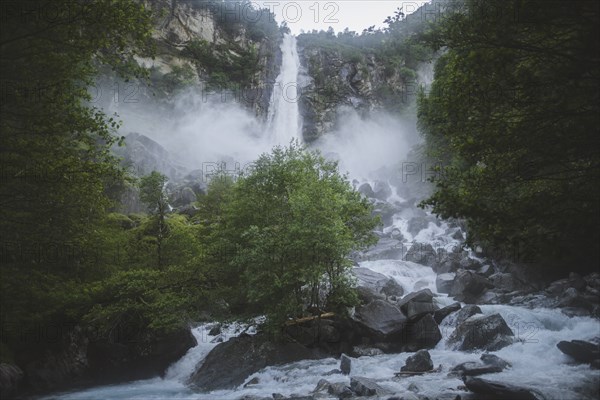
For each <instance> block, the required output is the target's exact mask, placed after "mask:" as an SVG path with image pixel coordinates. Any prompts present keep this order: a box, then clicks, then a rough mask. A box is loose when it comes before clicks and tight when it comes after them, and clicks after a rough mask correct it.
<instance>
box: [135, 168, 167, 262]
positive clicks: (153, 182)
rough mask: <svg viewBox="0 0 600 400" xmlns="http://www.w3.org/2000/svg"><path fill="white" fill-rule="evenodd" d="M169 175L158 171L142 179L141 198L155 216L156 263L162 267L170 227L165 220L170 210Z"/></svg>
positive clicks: (153, 223)
mask: <svg viewBox="0 0 600 400" xmlns="http://www.w3.org/2000/svg"><path fill="white" fill-rule="evenodd" d="M166 184H167V177H166V176H164V175H163V174H161V173H160V172H157V171H152V173H151V174H150V175H147V176H144V177H142V178H141V180H140V200H141V201H142V202H143V203H145V204H146V206H147V207H148V210H149V211H150V214H151V215H152V216H153V218H152V225H153V230H154V232H155V238H156V265H157V266H158V268H159V269H161V268H162V267H163V265H164V260H163V242H164V240H165V239H166V237H167V235H168V234H169V232H168V227H167V224H166V222H165V219H166V216H167V213H168V212H169V196H168V194H167V190H166Z"/></svg>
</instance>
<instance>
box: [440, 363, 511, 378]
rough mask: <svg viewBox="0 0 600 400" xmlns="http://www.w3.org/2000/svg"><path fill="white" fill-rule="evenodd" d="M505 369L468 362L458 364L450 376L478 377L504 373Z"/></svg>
mask: <svg viewBox="0 0 600 400" xmlns="http://www.w3.org/2000/svg"><path fill="white" fill-rule="evenodd" d="M502 370H503V368H500V367H497V366H494V365H485V364H483V363H480V362H473V361H468V362H464V363H461V364H458V365H457V366H456V367H454V368H452V369H451V370H450V373H449V375H450V376H477V375H483V374H491V373H496V372H502Z"/></svg>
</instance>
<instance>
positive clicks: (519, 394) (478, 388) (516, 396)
mask: <svg viewBox="0 0 600 400" xmlns="http://www.w3.org/2000/svg"><path fill="white" fill-rule="evenodd" d="M464 382H465V386H466V387H467V389H469V390H470V391H472V392H473V393H477V394H482V395H486V396H491V398H494V399H511V400H542V399H543V397H542V395H540V394H539V393H536V392H534V391H533V390H531V389H528V388H523V387H519V386H513V385H508V384H505V383H501V382H495V381H490V380H487V379H481V378H473V377H470V376H468V377H466V378H465V379H464Z"/></svg>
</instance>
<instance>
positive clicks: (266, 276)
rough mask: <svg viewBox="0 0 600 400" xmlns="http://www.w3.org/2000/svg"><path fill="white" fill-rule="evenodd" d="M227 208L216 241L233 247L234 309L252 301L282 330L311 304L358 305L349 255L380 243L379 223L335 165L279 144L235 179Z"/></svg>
mask: <svg viewBox="0 0 600 400" xmlns="http://www.w3.org/2000/svg"><path fill="white" fill-rule="evenodd" d="M209 193H210V191H209ZM223 210H224V215H225V217H224V220H223V222H222V223H221V224H220V225H219V231H218V232H217V236H220V237H221V242H220V243H221V244H222V245H223V246H228V247H226V251H224V252H222V254H225V255H226V257H224V261H226V262H225V264H226V265H223V268H227V272H226V273H227V274H229V276H230V277H231V278H232V279H233V280H232V281H230V283H232V287H233V290H234V291H236V292H237V293H238V295H237V296H232V297H231V299H232V303H231V304H232V307H234V310H235V307H236V306H238V307H240V308H243V307H248V304H249V305H250V308H251V309H254V310H256V311H259V312H261V313H262V312H264V313H266V314H267V315H268V318H269V321H270V323H271V326H272V327H277V326H280V324H281V323H282V322H283V321H284V320H286V319H287V318H290V317H297V316H300V315H302V314H303V313H304V312H306V310H307V308H308V307H310V306H314V307H317V308H320V309H324V308H328V309H331V310H339V309H341V308H342V307H344V306H346V305H349V304H352V303H353V301H354V300H355V297H354V292H353V291H352V290H351V281H350V279H349V276H348V273H347V272H348V269H349V268H350V267H351V266H352V263H351V262H350V261H349V260H348V258H347V257H348V255H349V253H350V252H351V251H352V250H354V249H358V248H363V247H365V246H368V245H369V244H372V243H374V242H375V241H376V239H375V237H374V235H373V233H372V230H373V228H374V227H375V226H376V225H377V223H378V221H377V219H374V218H372V217H371V206H370V204H369V203H368V202H367V201H366V200H365V199H363V198H362V197H361V196H360V194H359V193H357V192H355V191H353V189H352V188H351V186H350V184H349V183H348V181H347V180H346V179H345V177H344V176H341V175H340V174H339V172H338V170H337V165H336V163H332V162H328V161H326V160H325V159H324V158H323V157H322V156H320V155H319V154H317V153H313V152H308V151H306V150H305V149H303V148H301V147H299V146H298V145H296V144H292V145H290V146H289V147H286V148H281V147H276V148H274V150H273V151H272V152H271V153H270V154H263V155H262V156H261V157H260V158H259V159H258V160H257V161H256V163H255V164H254V168H253V170H252V172H251V173H249V174H248V175H247V176H242V177H241V178H239V179H238V180H237V181H236V183H235V185H234V186H233V188H232V192H231V195H230V196H229V197H228V201H227V202H226V204H225V205H224V208H223ZM236 277H238V278H237V279H236ZM228 300H229V299H228ZM235 301H237V302H238V303H239V304H235Z"/></svg>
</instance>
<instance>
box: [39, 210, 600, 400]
mask: <svg viewBox="0 0 600 400" xmlns="http://www.w3.org/2000/svg"><path fill="white" fill-rule="evenodd" d="M395 225H396V226H397V227H398V228H399V229H402V228H403V226H402V225H403V221H402V219H401V218H396V220H395ZM402 230H404V229H402ZM442 231H443V229H439V227H437V226H436V227H435V228H434V227H433V226H430V227H429V228H427V229H426V230H424V231H421V232H420V233H419V235H421V236H422V238H421V239H425V238H427V237H428V238H429V240H430V241H432V242H433V241H438V242H439V241H442V242H443V241H444V240H446V241H448V242H449V241H451V239H444V237H443V234H442V233H441V232H442ZM360 266H361V267H366V268H370V269H372V270H374V271H376V272H379V273H382V274H385V275H387V276H390V277H392V278H394V279H395V280H396V281H397V282H398V283H399V284H400V285H402V287H403V288H404V290H405V292H410V291H412V290H413V289H416V288H423V287H428V288H430V289H431V290H432V291H434V292H435V291H436V288H435V277H436V275H435V273H434V272H433V270H432V269H431V268H430V267H425V266H421V265H419V264H415V263H408V262H399V261H398V260H377V261H364V262H361V263H360ZM436 301H437V302H438V303H439V305H440V306H444V305H448V304H450V303H452V302H453V299H452V298H450V297H447V295H444V294H439V296H438V297H437V298H436ZM480 308H481V309H482V311H483V313H484V314H493V313H500V314H501V315H502V316H503V317H504V319H505V320H506V322H507V323H508V325H509V326H510V327H511V329H512V330H513V332H514V333H515V336H516V337H517V338H518V339H519V340H518V341H516V343H514V344H512V345H510V346H508V347H505V348H503V349H502V350H499V351H497V352H495V354H497V355H498V356H499V357H501V358H503V359H505V360H507V361H509V362H510V363H511V364H512V367H511V368H508V369H506V370H504V371H503V372H500V373H494V374H487V375H485V376H483V377H484V378H486V379H491V380H497V381H500V382H505V383H510V384H513V385H520V386H526V387H529V388H532V389H536V390H538V391H539V392H541V393H542V394H543V395H544V396H545V397H546V399H590V400H591V399H596V398H597V396H598V393H597V390H598V387H599V384H600V382H599V378H600V376H599V375H600V374H599V372H598V371H597V370H592V369H590V367H589V366H588V365H585V364H574V363H572V362H571V361H570V359H569V357H567V356H566V355H564V354H563V353H561V352H560V351H559V350H558V348H557V347H556V344H557V343H558V342H559V341H561V340H572V339H583V340H590V339H593V338H595V337H597V336H599V335H600V325H599V323H598V321H597V320H595V319H592V318H589V317H569V316H566V315H565V314H563V313H562V312H561V311H560V310H558V309H545V308H538V309H532V310H530V309H526V308H522V307H514V306H508V305H482V306H480ZM447 320H449V318H446V320H445V321H442V324H441V326H440V329H441V331H442V335H443V339H442V340H441V341H440V342H439V343H438V345H437V346H436V347H435V348H434V349H432V350H430V354H431V358H432V360H433V362H434V364H435V366H436V367H437V366H438V365H440V364H441V366H442V368H441V371H440V372H437V373H430V374H425V375H422V376H411V377H402V378H396V377H394V373H396V372H398V371H400V368H401V367H402V366H403V365H404V363H405V360H406V358H407V357H408V356H410V355H411V353H400V354H386V355H377V356H363V357H360V358H357V359H353V360H352V374H351V375H355V376H365V377H368V378H372V379H375V380H376V381H377V382H378V384H380V385H381V386H382V387H384V388H387V389H390V391H392V392H396V393H398V392H405V391H407V390H408V387H409V385H411V384H414V385H416V386H417V387H418V388H419V394H422V395H426V396H427V395H429V396H434V395H436V394H439V393H440V392H444V391H447V390H448V389H450V390H456V389H457V388H458V387H459V386H461V385H462V384H463V383H462V381H461V380H460V379H459V378H455V377H448V376H447V375H448V371H449V370H450V368H452V367H453V366H455V365H457V364H459V363H462V362H466V361H476V360H478V359H479V357H480V355H481V352H475V353H468V352H461V351H455V350H452V349H451V348H449V347H447V344H446V340H447V339H448V337H449V336H450V334H451V333H452V331H453V329H454V328H453V327H452V326H450V325H449V323H448V321H447ZM209 327H210V325H206V326H199V327H196V328H194V329H193V334H194V336H195V337H196V339H197V340H198V345H197V346H196V347H194V348H193V349H190V350H189V352H188V353H187V354H186V355H185V356H184V357H183V358H182V359H181V360H179V361H178V362H177V363H175V364H174V365H172V366H171V367H170V368H169V370H168V372H167V374H166V376H165V377H164V378H155V379H149V380H142V381H137V382H130V383H126V384H120V385H111V386H102V387H96V388H91V389H87V390H82V391H77V392H71V393H62V394H58V395H53V396H48V397H45V399H60V400H110V399H115V400H133V399H136V400H151V399H181V400H188V399H189V400H200V399H215V400H225V399H238V398H241V397H242V396H247V395H251V396H264V397H269V396H271V395H272V394H273V393H280V394H283V395H288V396H289V395H291V394H299V395H307V394H308V393H310V392H311V391H312V390H314V388H315V386H316V385H317V382H318V381H319V380H320V379H322V378H323V377H324V376H325V375H326V374H327V373H328V372H329V371H331V370H334V369H336V368H338V367H339V360H336V359H333V358H329V359H324V360H317V361H314V360H311V361H301V362H296V363H292V364H288V365H283V366H277V367H268V368H265V369H264V370H262V371H260V372H258V373H256V374H254V375H252V376H250V377H249V378H248V380H250V379H252V378H254V377H257V378H258V382H259V383H258V384H255V385H251V386H248V387H247V388H244V387H243V385H242V386H240V387H239V388H237V389H236V390H229V391H215V392H211V393H195V392H193V391H191V390H190V389H188V387H187V386H186V385H185V383H184V382H185V380H186V378H187V377H188V376H189V375H190V374H191V373H192V372H193V370H194V368H195V367H196V365H197V364H198V363H199V362H201V361H202V359H203V358H204V357H205V356H206V354H208V352H209V351H210V350H211V349H212V348H213V347H214V346H216V344H217V343H213V341H214V339H215V337H213V336H210V335H208V331H209ZM242 329H245V327H242V326H240V325H235V324H234V325H231V326H229V327H227V328H225V329H224V331H223V333H222V336H223V339H224V340H227V339H228V338H229V337H232V336H235V335H237V334H239V333H240V332H241V331H242ZM325 378H327V379H328V380H329V381H330V382H345V383H346V384H349V382H350V378H349V377H348V376H344V375H341V374H333V375H328V376H325ZM457 393H459V394H460V393H461V391H460V390H459V391H458V392H457Z"/></svg>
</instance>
